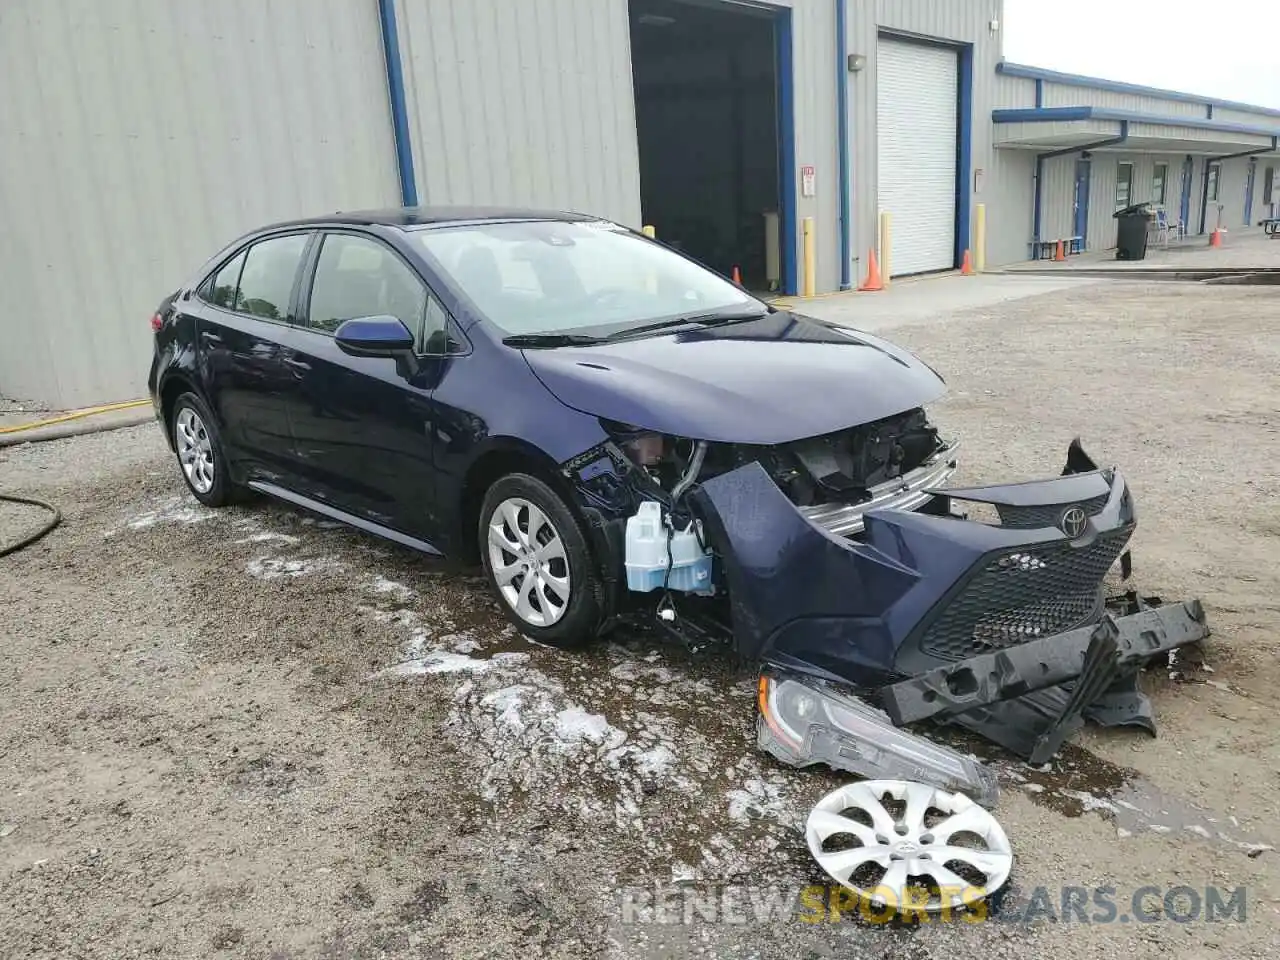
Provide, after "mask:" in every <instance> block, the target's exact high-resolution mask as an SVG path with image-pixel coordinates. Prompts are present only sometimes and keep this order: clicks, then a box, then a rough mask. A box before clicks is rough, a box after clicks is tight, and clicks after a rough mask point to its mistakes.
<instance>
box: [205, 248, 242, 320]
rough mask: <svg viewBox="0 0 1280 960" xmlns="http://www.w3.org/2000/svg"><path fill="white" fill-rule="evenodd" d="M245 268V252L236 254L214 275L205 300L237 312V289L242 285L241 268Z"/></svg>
mask: <svg viewBox="0 0 1280 960" xmlns="http://www.w3.org/2000/svg"><path fill="white" fill-rule="evenodd" d="M243 266H244V251H241V252H240V253H238V254H236V255H235V256H234V257H232V258H231V259H230V260H228V261H227V263H226V264H225V265H224V266H223V268H222V269H221V270H219V271H218V272H217V273H215V274H214V275H213V279H211V280H210V281H209V286H208V289H207V291H206V293H205V299H206V300H208V301H209V302H210V303H212V304H213V305H214V306H215V307H222V308H223V309H224V310H236V309H238V305H237V303H236V288H237V287H239V285H240V268H241V267H243Z"/></svg>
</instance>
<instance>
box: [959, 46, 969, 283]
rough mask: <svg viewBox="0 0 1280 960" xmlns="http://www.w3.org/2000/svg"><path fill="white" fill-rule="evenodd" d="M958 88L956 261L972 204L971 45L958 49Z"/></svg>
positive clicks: (961, 255)
mask: <svg viewBox="0 0 1280 960" xmlns="http://www.w3.org/2000/svg"><path fill="white" fill-rule="evenodd" d="M956 63H957V65H958V67H959V71H960V76H959V82H960V83H959V90H958V91H957V96H956V112H957V114H958V115H957V117H956V124H957V130H956V134H957V136H956V249H955V265H956V266H957V267H958V266H960V264H961V262H962V261H963V260H964V251H965V249H966V248H967V247H968V246H969V211H970V209H971V208H972V206H973V202H972V201H973V195H972V183H971V181H972V178H973V45H972V44H965V45H964V46H962V47H960V49H959V50H958V51H957V56H956Z"/></svg>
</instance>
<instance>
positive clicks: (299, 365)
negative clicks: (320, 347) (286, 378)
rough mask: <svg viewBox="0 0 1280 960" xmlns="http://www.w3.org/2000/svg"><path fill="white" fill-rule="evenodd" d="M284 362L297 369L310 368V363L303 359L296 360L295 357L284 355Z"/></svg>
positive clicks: (304, 369)
mask: <svg viewBox="0 0 1280 960" xmlns="http://www.w3.org/2000/svg"><path fill="white" fill-rule="evenodd" d="M284 362H285V363H287V364H288V365H289V366H291V367H293V369H295V370H298V371H303V372H305V371H307V370H310V369H311V364H309V363H307V361H305V360H298V359H297V358H295V357H285V358H284Z"/></svg>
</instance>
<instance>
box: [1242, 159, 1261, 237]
mask: <svg viewBox="0 0 1280 960" xmlns="http://www.w3.org/2000/svg"><path fill="white" fill-rule="evenodd" d="M1257 178H1258V158H1257V157H1252V158H1250V160H1249V176H1248V179H1246V180H1245V182H1244V225H1245V226H1246V227H1247V226H1248V225H1249V221H1250V220H1252V219H1253V190H1254V187H1255V186H1256V185H1257Z"/></svg>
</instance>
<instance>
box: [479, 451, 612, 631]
mask: <svg viewBox="0 0 1280 960" xmlns="http://www.w3.org/2000/svg"><path fill="white" fill-rule="evenodd" d="M478 532H479V537H480V556H481V557H482V559H483V562H484V570H485V573H486V574H487V575H488V577H489V582H490V583H491V584H492V585H493V588H494V591H495V592H496V593H497V594H498V599H499V601H500V603H501V605H502V608H503V611H504V612H505V613H506V615H507V617H508V618H509V619H510V620H511V622H512V623H514V624H515V625H516V626H517V627H518V628H519V629H520V630H521V631H522V632H523V633H525V634H527V635H528V636H529V637H530V638H532V639H534V640H536V641H538V642H540V643H547V644H550V645H552V646H557V647H566V646H574V645H576V644H580V643H584V642H586V641H588V640H590V639H592V638H593V637H594V636H595V632H596V628H597V626H598V624H599V617H600V598H601V596H602V593H603V587H602V584H601V580H600V575H599V573H598V571H597V570H596V567H595V564H594V563H593V562H592V558H591V554H590V551H589V550H588V549H587V540H586V536H585V535H584V533H583V530H582V526H581V525H580V523H579V522H578V520H577V518H576V517H575V516H574V515H573V513H572V512H571V511H570V509H569V507H568V506H567V505H566V504H565V502H564V500H562V499H561V497H560V495H559V494H557V493H556V492H555V491H554V490H553V489H551V487H549V486H547V484H545V483H543V482H542V481H541V480H539V479H538V478H536V477H532V476H529V475H528V474H523V473H514V474H510V475H508V476H505V477H503V478H502V479H501V480H499V481H498V482H497V483H495V484H494V485H493V486H491V487H490V488H489V491H488V493H486V494H485V498H484V504H483V505H482V506H481V508H480V529H479V531H478Z"/></svg>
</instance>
